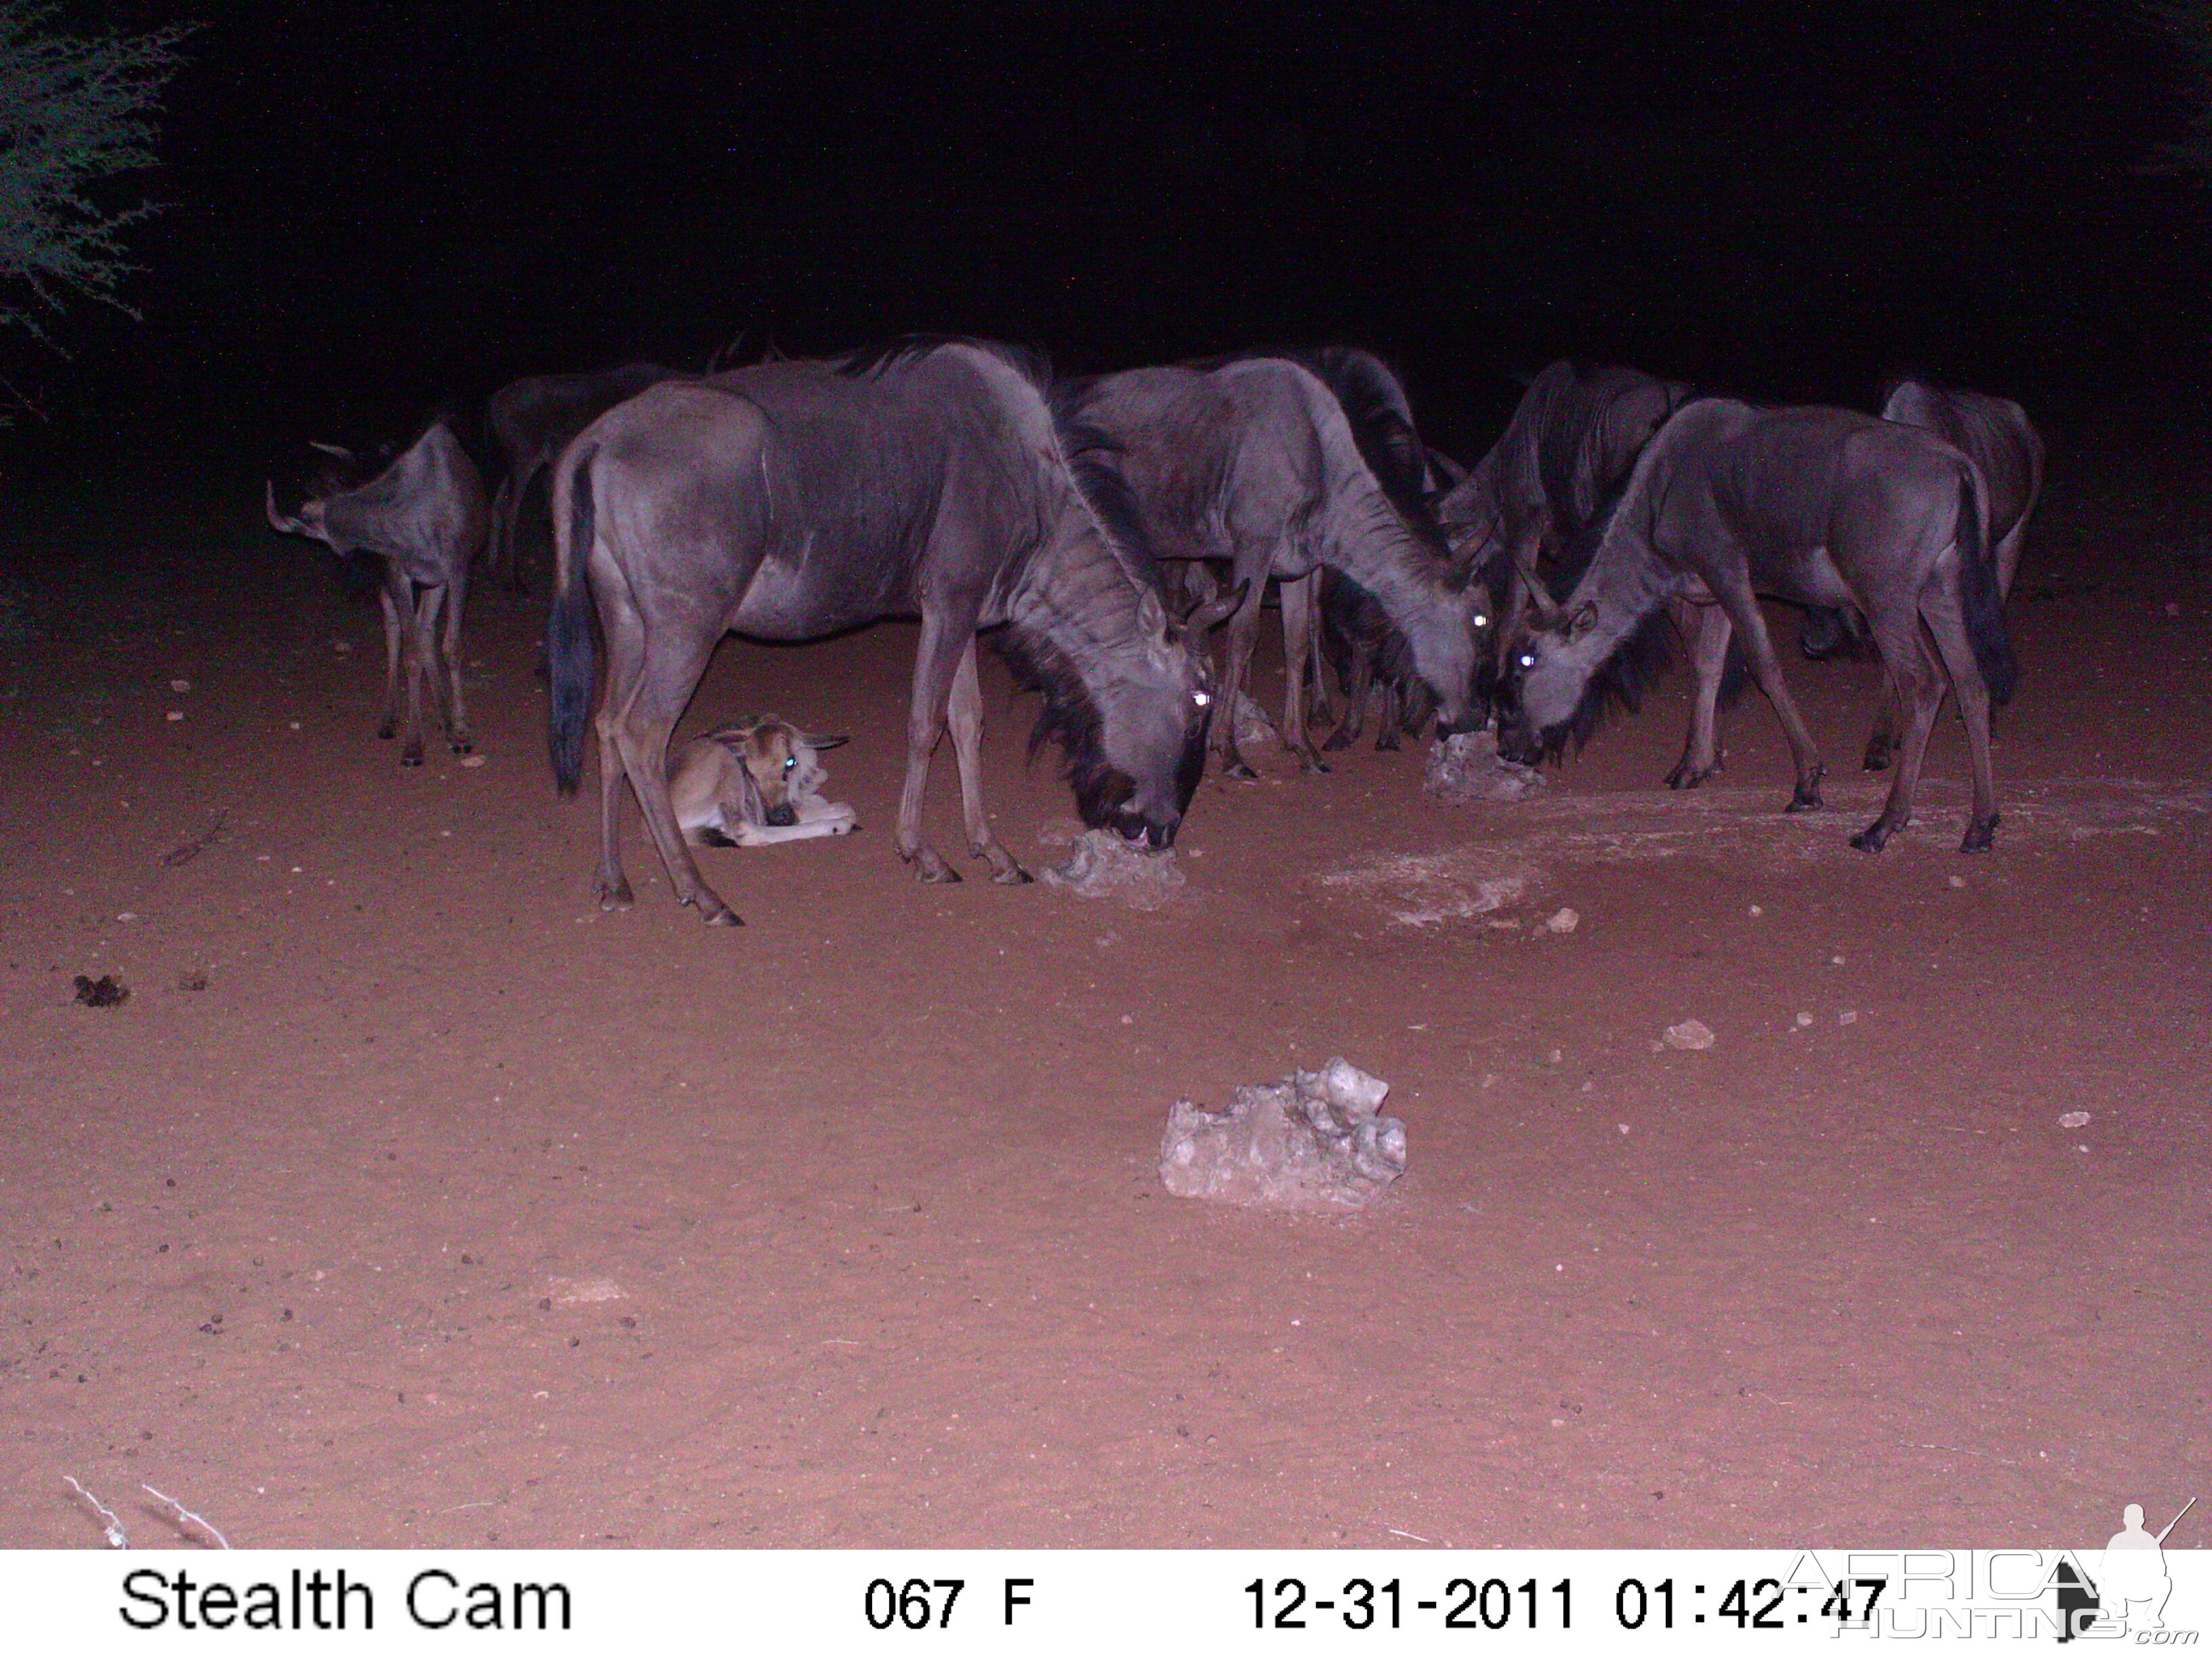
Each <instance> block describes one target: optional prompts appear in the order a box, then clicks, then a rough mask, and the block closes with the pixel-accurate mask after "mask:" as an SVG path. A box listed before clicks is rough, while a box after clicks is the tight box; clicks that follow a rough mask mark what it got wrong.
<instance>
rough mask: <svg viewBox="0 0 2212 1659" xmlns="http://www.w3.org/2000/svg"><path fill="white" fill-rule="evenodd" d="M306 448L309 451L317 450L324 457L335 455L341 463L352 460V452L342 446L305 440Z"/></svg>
mask: <svg viewBox="0 0 2212 1659" xmlns="http://www.w3.org/2000/svg"><path fill="white" fill-rule="evenodd" d="M307 447H308V448H310V449H319V450H321V451H322V452H323V453H324V454H325V455H335V456H337V458H338V459H340V460H342V461H349V460H351V459H353V451H351V450H350V449H348V448H347V447H345V446H344V445H343V444H326V443H319V442H318V441H316V440H314V439H313V438H310V439H308V440H307Z"/></svg>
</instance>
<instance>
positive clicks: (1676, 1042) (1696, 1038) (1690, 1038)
mask: <svg viewBox="0 0 2212 1659" xmlns="http://www.w3.org/2000/svg"><path fill="white" fill-rule="evenodd" d="M1665 1040H1666V1043H1667V1046H1668V1048H1686V1049H1705V1048H1711V1047H1712V1046H1713V1028H1712V1027H1711V1026H1710V1025H1708V1024H1705V1021H1703V1020H1702V1019H1686V1020H1684V1021H1683V1022H1682V1023H1681V1024H1680V1025H1669V1026H1668V1028H1667V1030H1666V1037H1665Z"/></svg>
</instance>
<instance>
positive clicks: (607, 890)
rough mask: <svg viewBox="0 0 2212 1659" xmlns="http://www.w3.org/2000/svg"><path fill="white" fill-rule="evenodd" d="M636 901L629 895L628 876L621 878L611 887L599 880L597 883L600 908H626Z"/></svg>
mask: <svg viewBox="0 0 2212 1659" xmlns="http://www.w3.org/2000/svg"><path fill="white" fill-rule="evenodd" d="M636 902H637V901H636V899H635V898H634V897H632V896H631V895H630V890H629V878H628V877H624V878H623V879H622V880H620V881H618V882H617V883H615V884H614V885H613V886H611V887H610V886H609V885H608V884H606V883H605V882H601V883H600V884H599V908H600V909H602V910H627V909H629V907H630V906H631V905H633V904H635V903H636Z"/></svg>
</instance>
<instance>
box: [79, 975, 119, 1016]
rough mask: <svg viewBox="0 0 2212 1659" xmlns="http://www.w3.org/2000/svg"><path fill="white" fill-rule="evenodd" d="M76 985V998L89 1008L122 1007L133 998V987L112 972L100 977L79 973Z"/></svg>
mask: <svg viewBox="0 0 2212 1659" xmlns="http://www.w3.org/2000/svg"><path fill="white" fill-rule="evenodd" d="M76 1000H78V1001H79V1002H82V1004H84V1006H86V1007H88V1008H120V1007H121V1006H123V1005H124V1004H125V1003H126V1002H128V1001H130V1000H131V987H129V986H127V985H125V983H124V982H123V981H121V980H119V979H118V978H116V977H115V975H112V974H102V975H100V977H99V978H98V979H88V978H87V977H85V975H82V974H79V975H77V976H76Z"/></svg>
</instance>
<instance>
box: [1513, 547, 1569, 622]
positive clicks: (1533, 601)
mask: <svg viewBox="0 0 2212 1659" xmlns="http://www.w3.org/2000/svg"><path fill="white" fill-rule="evenodd" d="M1513 568H1514V570H1515V572H1516V574H1518V575H1519V576H1520V578H1521V587H1522V592H1525V593H1526V594H1527V595H1528V604H1529V605H1530V607H1531V608H1532V609H1534V611H1535V613H1536V620H1537V621H1538V622H1540V623H1543V624H1544V625H1545V626H1546V627H1547V628H1548V627H1550V626H1551V625H1552V624H1553V623H1556V622H1558V621H1559V617H1560V615H1561V611H1560V609H1559V601H1558V600H1557V599H1553V597H1552V590H1551V589H1550V588H1548V587H1547V586H1544V579H1543V578H1542V577H1541V576H1540V575H1538V574H1536V573H1535V572H1534V571H1533V570H1531V569H1530V568H1528V566H1527V565H1525V564H1523V563H1522V562H1521V561H1520V560H1518V559H1516V560H1514V561H1513Z"/></svg>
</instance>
